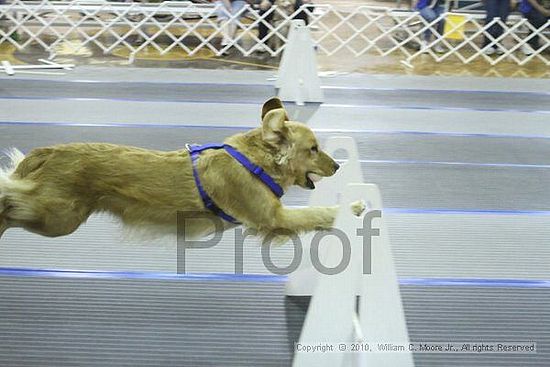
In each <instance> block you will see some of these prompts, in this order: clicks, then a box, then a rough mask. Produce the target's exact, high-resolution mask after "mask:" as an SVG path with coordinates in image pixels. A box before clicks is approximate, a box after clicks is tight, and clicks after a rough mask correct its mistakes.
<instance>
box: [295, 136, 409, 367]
mask: <svg viewBox="0 0 550 367" xmlns="http://www.w3.org/2000/svg"><path fill="white" fill-rule="evenodd" d="M337 150H345V151H346V152H347V153H348V161H347V162H346V164H344V165H343V166H342V168H341V171H339V173H338V175H335V176H333V177H331V178H329V179H327V180H323V181H322V182H320V183H319V186H318V187H317V189H316V190H315V191H314V194H313V195H312V197H311V201H310V204H311V205H333V204H335V203H339V204H340V205H341V210H340V212H339V214H338V216H337V219H336V222H335V228H337V229H339V230H341V231H342V232H343V233H345V234H346V238H347V239H346V241H347V242H349V243H348V245H349V246H350V250H351V253H350V257H349V265H348V266H347V267H346V268H345V269H344V270H343V271H341V272H339V273H336V274H331V275H329V274H326V273H323V272H319V271H317V270H316V269H315V267H314V266H313V265H312V263H311V259H310V258H309V257H308V259H309V261H304V260H302V266H301V268H300V269H299V270H297V271H296V272H294V273H292V274H290V276H289V282H288V284H287V295H311V296H312V298H311V303H310V306H309V309H308V312H307V315H306V319H305V322H304V326H303V329H302V333H301V335H300V340H299V344H300V345H319V344H321V345H322V344H327V343H328V344H329V345H333V346H337V345H339V344H341V343H353V342H356V343H371V344H385V343H388V344H399V345H408V343H409V337H408V332H407V325H406V322H405V314H404V311H403V306H402V302H401V295H400V291H399V283H398V279H397V274H396V271H395V265H394V262H393V257H392V252H391V244H390V241H389V237H388V233H387V227H386V225H385V222H384V218H383V214H382V217H380V218H379V220H378V221H377V223H374V225H373V227H377V230H373V231H372V234H374V235H371V233H370V231H368V232H369V233H366V232H365V230H366V228H364V227H365V223H364V220H365V216H367V218H366V219H367V220H369V221H370V219H369V214H368V213H369V212H372V211H382V200H381V196H380V192H379V190H378V187H377V186H376V185H372V184H363V183H355V184H346V182H362V181H363V180H362V173H361V168H360V165H359V161H358V155H357V147H356V145H355V142H354V141H353V139H352V138H346V137H337V138H332V139H329V140H328V142H327V145H326V151H327V152H328V153H329V154H330V153H334V152H335V151H337ZM357 200H364V201H365V202H366V204H367V213H365V214H364V215H363V216H362V217H357V216H355V215H354V214H353V213H352V211H351V210H350V209H349V208H350V206H351V204H352V203H353V202H355V201H357ZM371 223H372V222H371ZM340 241H341V239H336V238H335V237H327V240H326V241H324V242H323V244H322V245H321V247H320V253H319V256H318V258H319V259H320V260H321V263H322V265H323V266H325V267H326V268H336V267H337V266H338V265H339V264H340V263H341V262H342V261H343V259H344V257H345V256H344V255H343V254H344V252H345V251H343V250H342V249H343V247H345V246H346V244H343V243H341V242H340ZM302 243H303V244H305V245H307V244H311V243H312V241H308V240H304V241H303V242H302ZM369 244H370V246H369ZM309 252H310V248H309V247H307V246H306V247H304V251H303V254H304V255H306V254H309ZM357 296H359V302H357ZM293 366H294V367H310V366H316V367H325V366H326V367H354V366H357V367H359V366H392V367H412V366H414V362H413V359H412V354H411V352H399V353H374V352H372V351H371V352H363V353H361V352H356V353H350V352H349V351H348V352H347V353H339V352H338V351H333V352H329V353H311V352H300V351H296V353H295V358H294V362H293Z"/></svg>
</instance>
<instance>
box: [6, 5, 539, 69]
mask: <svg viewBox="0 0 550 367" xmlns="http://www.w3.org/2000/svg"><path fill="white" fill-rule="evenodd" d="M223 9H224V8H222V7H218V6H217V5H215V4H196V3H191V2H186V1H183V2H163V3H158V4H146V3H117V2H107V1H96V0H92V1H81V0H73V1H63V2H59V1H39V2H37V1H21V0H15V1H13V2H10V3H8V4H4V5H0V45H1V44H6V43H9V44H11V45H13V46H14V47H15V48H17V49H18V50H23V49H25V48H28V47H39V48H41V49H43V50H45V51H46V52H48V53H49V55H50V57H54V56H55V55H56V54H57V52H58V50H59V48H60V47H65V48H67V47H68V48H69V49H71V51H74V52H75V53H78V52H79V51H80V50H82V49H84V48H96V49H99V50H101V51H102V52H103V53H105V54H110V53H113V52H114V51H115V50H121V49H123V50H124V51H125V54H128V55H129V59H130V61H133V59H134V57H135V56H136V55H137V54H138V53H139V52H140V51H142V50H151V49H154V50H156V52H158V53H159V54H160V55H164V54H166V53H168V52H170V51H172V50H174V49H181V50H183V52H184V53H185V54H186V55H188V56H194V55H201V52H207V53H208V54H209V55H216V56H221V55H224V54H225V53H226V52H236V53H240V54H242V55H243V56H249V55H251V54H252V53H254V52H256V51H258V50H259V48H263V49H264V50H265V51H267V52H268V53H270V54H271V55H273V56H277V55H279V54H280V53H281V52H282V49H283V48H284V45H285V43H286V40H287V30H288V27H289V24H290V21H291V20H292V19H293V18H294V16H295V15H296V14H298V13H299V12H304V13H305V14H307V15H308V17H309V25H308V27H309V28H310V30H311V34H312V36H313V39H314V42H315V43H316V45H317V51H318V52H319V53H320V54H321V55H327V56H333V55H334V56H340V55H342V56H345V55H349V54H351V55H353V56H356V57H360V56H363V55H366V54H370V55H379V56H387V55H398V56H399V57H400V60H402V62H403V63H404V64H405V65H410V64H411V62H412V61H414V60H415V59H417V58H419V57H421V56H422V55H425V56H426V55H428V56H429V57H431V58H433V59H434V60H435V61H436V62H443V61H445V60H449V59H454V60H459V61H460V62H462V63H465V64H468V63H470V62H472V61H476V60H483V61H485V62H487V63H488V64H491V65H495V64H498V63H500V62H502V61H511V62H513V63H515V64H518V65H524V64H526V63H529V62H531V61H534V60H538V62H542V63H544V64H545V65H549V64H550V56H549V54H548V51H549V49H548V48H549V47H550V40H549V35H548V32H547V31H546V29H547V28H548V25H549V24H550V22H548V23H547V24H546V25H545V26H543V27H541V28H539V29H536V28H535V27H534V26H532V25H531V24H530V23H529V22H528V21H527V20H526V19H523V18H521V17H519V16H512V17H510V19H509V20H508V22H506V23H504V22H502V21H501V20H500V19H498V18H497V19H495V20H493V21H492V22H491V23H489V24H483V18H484V15H483V14H472V13H463V14H458V13H447V14H444V15H442V16H441V18H439V19H436V20H434V21H433V22H427V21H426V20H425V19H423V18H422V17H421V16H420V15H419V14H418V13H416V12H411V11H403V10H396V9H390V8H383V7H373V6H346V5H341V6H331V5H315V7H314V8H311V7H307V6H304V7H302V8H301V9H300V10H298V11H296V12H294V14H287V13H285V12H284V10H282V9H279V8H275V7H273V8H271V9H269V10H268V11H267V12H260V11H259V10H257V9H254V8H252V7H250V6H247V7H245V8H244V9H242V10H241V11H240V12H239V13H238V14H230V15H229V22H233V24H234V27H236V30H237V31H236V32H235V34H234V36H232V37H230V38H229V42H228V44H224V45H221V42H220V41H221V39H222V37H223V35H224V33H227V29H228V28H229V27H227V24H226V23H223V22H218V21H217V14H218V12H223V11H225V10H223ZM271 17H273V18H274V19H276V20H271V21H269V19H270V18H271ZM440 20H445V23H446V25H445V31H444V34H437V32H436V30H435V26H436V25H437V23H438V22H439V21H440ZM494 24H498V25H500V26H501V27H502V28H503V29H504V33H503V35H502V36H500V37H498V38H497V39H494V38H492V37H491V36H490V35H489V33H488V31H487V30H488V29H489V28H490V27H491V26H493V25H494ZM260 25H264V26H266V27H267V31H268V33H267V36H265V37H263V38H262V39H260V38H259V35H258V28H259V26H260ZM426 32H428V33H429V34H431V36H432V37H431V40H430V41H428V42H427V44H424V45H423V44H422V42H421V41H422V40H423V37H424V35H425V34H426ZM484 35H487V36H488V37H489V39H490V40H491V45H492V46H495V47H496V48H497V49H498V52H495V54H494V55H486V54H485V53H484V52H483V50H482V49H481V44H482V39H483V37H484ZM535 36H538V37H539V42H540V45H541V46H540V48H537V49H532V48H530V47H529V46H528V43H527V42H528V41H529V40H530V39H532V38H533V37H535ZM75 40H76V41H78V42H75ZM441 48H443V49H441ZM436 50H437V51H439V52H436ZM526 50H527V51H529V52H526Z"/></svg>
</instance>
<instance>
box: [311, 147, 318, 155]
mask: <svg viewBox="0 0 550 367" xmlns="http://www.w3.org/2000/svg"><path fill="white" fill-rule="evenodd" d="M311 151H312V152H314V153H317V152H318V151H319V148H318V147H317V145H316V146H314V147H311Z"/></svg>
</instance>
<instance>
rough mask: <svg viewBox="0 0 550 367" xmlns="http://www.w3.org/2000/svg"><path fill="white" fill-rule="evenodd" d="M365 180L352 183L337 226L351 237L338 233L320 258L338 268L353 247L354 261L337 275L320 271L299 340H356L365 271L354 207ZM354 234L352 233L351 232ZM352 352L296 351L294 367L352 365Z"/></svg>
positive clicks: (323, 245)
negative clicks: (340, 236) (358, 298)
mask: <svg viewBox="0 0 550 367" xmlns="http://www.w3.org/2000/svg"><path fill="white" fill-rule="evenodd" d="M365 186H368V185H365V184H350V185H349V186H348V187H347V189H346V191H345V192H344V195H343V200H342V209H341V210H340V212H339V213H338V217H337V218H336V222H335V225H334V226H335V228H338V229H339V230H341V231H343V232H344V233H346V234H347V236H346V237H347V238H348V240H349V241H343V242H346V243H345V244H344V243H343V242H340V241H342V239H338V238H336V237H334V236H332V235H331V236H330V237H327V239H326V240H325V241H323V244H322V247H321V251H322V253H320V254H319V259H320V260H321V263H322V264H323V265H324V266H326V267H327V268H334V267H335V266H337V265H338V264H339V263H340V261H341V260H342V259H343V256H342V253H343V248H346V247H347V250H345V251H351V254H350V262H349V264H348V265H347V267H346V268H345V270H343V271H342V272H340V273H338V274H333V275H327V274H322V273H321V272H317V277H318V284H317V286H316V287H315V291H314V293H313V296H312V298H311V302H310V304H309V309H308V312H307V315H306V319H305V321H304V326H303V328H302V333H301V335H300V341H299V343H300V344H302V345H305V344H311V345H313V344H319V343H329V344H332V345H338V343H343V342H344V343H345V342H348V343H349V342H351V341H353V340H354V337H353V335H354V325H353V320H354V314H355V312H356V310H355V306H356V294H357V288H358V282H359V274H360V273H361V269H360V266H361V261H360V260H361V253H360V252H361V249H362V245H361V241H360V239H359V238H358V237H357V236H356V234H355V231H356V230H357V228H361V218H359V217H356V216H355V215H354V214H353V213H352V211H351V210H350V209H348V208H349V207H350V205H351V203H352V202H354V201H356V200H360V199H361V198H363V197H365ZM349 234H352V235H349ZM350 362H351V356H350V354H349V353H338V352H334V353H306V352H298V351H296V352H295V355H294V362H293V364H292V366H293V367H311V366H315V367H350Z"/></svg>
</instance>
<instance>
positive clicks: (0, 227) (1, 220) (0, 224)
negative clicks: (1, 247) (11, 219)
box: [0, 214, 8, 239]
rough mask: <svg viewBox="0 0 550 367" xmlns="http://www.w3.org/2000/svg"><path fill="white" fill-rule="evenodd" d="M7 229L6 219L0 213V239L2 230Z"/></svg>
mask: <svg viewBox="0 0 550 367" xmlns="http://www.w3.org/2000/svg"><path fill="white" fill-rule="evenodd" d="M7 229H8V223H7V221H6V219H4V218H3V217H2V215H1V214H0V239H1V238H2V235H3V234H4V232H6V230H7Z"/></svg>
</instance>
